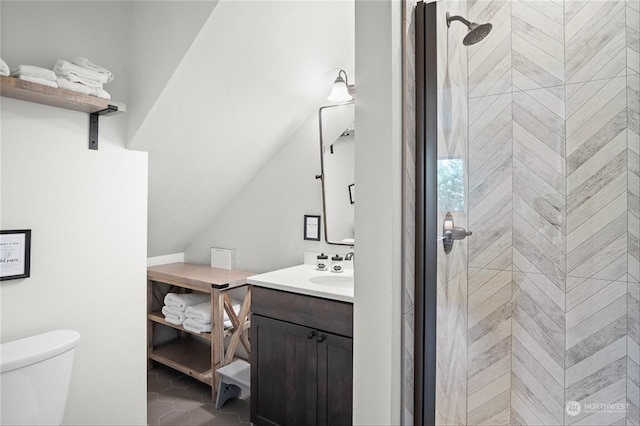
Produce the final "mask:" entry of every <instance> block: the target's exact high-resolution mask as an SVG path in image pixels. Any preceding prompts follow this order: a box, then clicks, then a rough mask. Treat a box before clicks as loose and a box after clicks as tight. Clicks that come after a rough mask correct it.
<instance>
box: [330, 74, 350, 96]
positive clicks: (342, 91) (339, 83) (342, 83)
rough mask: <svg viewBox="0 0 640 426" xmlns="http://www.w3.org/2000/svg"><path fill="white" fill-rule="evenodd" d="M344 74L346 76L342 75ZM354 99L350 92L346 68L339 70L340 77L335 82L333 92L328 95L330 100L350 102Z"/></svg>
mask: <svg viewBox="0 0 640 426" xmlns="http://www.w3.org/2000/svg"><path fill="white" fill-rule="evenodd" d="M343 74H344V78H342V75H343ZM352 99H353V96H351V94H350V93H349V79H348V77H347V72H346V71H345V70H340V71H339V72H338V77H336V80H335V81H334V82H333V88H332V89H331V94H330V95H329V96H328V97H327V100H328V101H329V102H349V101H350V100H352Z"/></svg>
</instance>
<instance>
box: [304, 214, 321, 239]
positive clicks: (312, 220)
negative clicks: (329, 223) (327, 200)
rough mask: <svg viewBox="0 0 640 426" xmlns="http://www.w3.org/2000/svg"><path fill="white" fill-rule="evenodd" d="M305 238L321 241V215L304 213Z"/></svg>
mask: <svg viewBox="0 0 640 426" xmlns="http://www.w3.org/2000/svg"><path fill="white" fill-rule="evenodd" d="M304 239H305V240H312V241H320V216H312V215H308V214H306V215H304Z"/></svg>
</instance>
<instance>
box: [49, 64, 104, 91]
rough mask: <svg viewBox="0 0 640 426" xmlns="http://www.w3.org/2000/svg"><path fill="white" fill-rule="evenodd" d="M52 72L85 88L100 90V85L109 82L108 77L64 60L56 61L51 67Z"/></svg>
mask: <svg viewBox="0 0 640 426" xmlns="http://www.w3.org/2000/svg"><path fill="white" fill-rule="evenodd" d="M53 71H55V73H56V74H57V75H59V76H62V77H66V78H67V79H68V80H70V81H73V82H75V83H82V84H84V85H85V86H89V87H95V88H98V89H102V85H103V84H104V83H106V82H107V81H110V80H109V77H108V76H106V75H104V74H102V73H99V72H97V71H93V70H90V69H89V68H84V67H81V66H78V65H76V64H72V63H71V62H69V61H65V60H64V59H58V60H57V61H56V63H55V65H54V66H53Z"/></svg>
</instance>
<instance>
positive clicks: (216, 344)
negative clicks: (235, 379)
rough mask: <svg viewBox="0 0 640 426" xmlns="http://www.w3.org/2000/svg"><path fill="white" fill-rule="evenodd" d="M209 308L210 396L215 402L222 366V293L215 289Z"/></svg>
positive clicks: (212, 292) (212, 291)
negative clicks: (210, 316) (211, 312)
mask: <svg viewBox="0 0 640 426" xmlns="http://www.w3.org/2000/svg"><path fill="white" fill-rule="evenodd" d="M211 307H212V311H213V316H212V318H211V368H212V371H211V373H212V374H211V395H212V397H213V401H215V400H216V398H217V394H218V381H219V380H220V377H219V375H218V372H217V370H218V368H220V367H222V365H224V364H222V362H223V360H224V293H223V292H221V291H220V290H218V289H216V288H213V289H212V290H211Z"/></svg>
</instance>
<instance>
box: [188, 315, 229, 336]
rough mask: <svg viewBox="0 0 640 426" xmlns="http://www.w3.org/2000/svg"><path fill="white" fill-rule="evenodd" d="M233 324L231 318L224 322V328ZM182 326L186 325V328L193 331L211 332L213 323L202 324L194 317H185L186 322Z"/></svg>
mask: <svg viewBox="0 0 640 426" xmlns="http://www.w3.org/2000/svg"><path fill="white" fill-rule="evenodd" d="M232 325H233V324H231V321H229V320H227V321H225V322H224V328H229V327H231V326H232ZM182 326H183V327H184V329H185V330H187V331H190V332H192V333H196V334H200V333H210V332H211V323H209V324H202V323H200V322H198V321H196V320H194V319H193V318H187V319H185V320H184V322H183V323H182Z"/></svg>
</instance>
